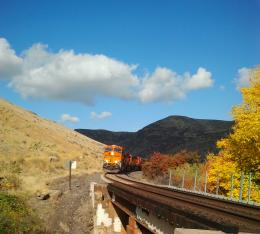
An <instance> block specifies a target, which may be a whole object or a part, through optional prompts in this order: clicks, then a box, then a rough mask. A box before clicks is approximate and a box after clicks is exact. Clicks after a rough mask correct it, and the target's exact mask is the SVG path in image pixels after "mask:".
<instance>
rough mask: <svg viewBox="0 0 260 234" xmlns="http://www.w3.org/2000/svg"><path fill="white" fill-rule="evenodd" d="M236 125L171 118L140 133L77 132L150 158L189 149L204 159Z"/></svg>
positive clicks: (220, 121)
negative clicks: (155, 153)
mask: <svg viewBox="0 0 260 234" xmlns="http://www.w3.org/2000/svg"><path fill="white" fill-rule="evenodd" d="M232 125H233V122H232V121H222V120H203V119H192V118H188V117H184V116H169V117H167V118H165V119H162V120H159V121H157V122H155V123H152V124H150V125H148V126H146V127H144V128H143V129H141V130H139V131H137V132H111V131H106V130H88V129H76V131H77V132H79V133H82V134H83V135H85V136H88V137H90V138H92V139H95V140H97V141H100V142H102V143H104V144H118V145H123V146H125V147H126V148H127V149H128V150H129V152H131V153H132V154H134V155H142V156H145V157H147V156H149V155H150V154H151V153H152V152H155V151H157V152H158V151H159V152H161V153H169V154H172V153H176V152H178V151H180V150H184V149H186V150H191V151H198V152H199V154H200V155H201V158H202V159H203V158H204V156H205V155H206V153H208V152H216V151H217V149H216V146H215V144H216V141H217V140H218V139H220V138H223V137H225V136H226V135H228V134H229V133H230V131H231V127H232Z"/></svg>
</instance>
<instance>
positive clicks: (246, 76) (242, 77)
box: [234, 67, 250, 90]
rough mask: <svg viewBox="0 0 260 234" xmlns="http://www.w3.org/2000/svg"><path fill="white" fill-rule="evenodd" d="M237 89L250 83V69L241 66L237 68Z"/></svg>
mask: <svg viewBox="0 0 260 234" xmlns="http://www.w3.org/2000/svg"><path fill="white" fill-rule="evenodd" d="M234 81H235V84H236V88H237V90H239V89H240V88H243V87H248V86H249V84H250V69H249V68H246V67H243V68H240V69H239V70H238V74H237V77H236V78H235V80H234Z"/></svg>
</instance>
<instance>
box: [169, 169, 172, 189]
mask: <svg viewBox="0 0 260 234" xmlns="http://www.w3.org/2000/svg"><path fill="white" fill-rule="evenodd" d="M171 180H172V171H171V170H170V176H169V187H170V186H171Z"/></svg>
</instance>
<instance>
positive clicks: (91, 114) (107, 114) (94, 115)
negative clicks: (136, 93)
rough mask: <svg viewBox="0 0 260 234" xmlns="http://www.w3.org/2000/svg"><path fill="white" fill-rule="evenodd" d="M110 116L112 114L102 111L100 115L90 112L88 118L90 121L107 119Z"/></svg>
mask: <svg viewBox="0 0 260 234" xmlns="http://www.w3.org/2000/svg"><path fill="white" fill-rule="evenodd" d="M111 116H112V113H111V112H109V111H103V112H101V113H96V112H94V111H93V112H91V113H90V118H91V119H107V118H109V117H111Z"/></svg>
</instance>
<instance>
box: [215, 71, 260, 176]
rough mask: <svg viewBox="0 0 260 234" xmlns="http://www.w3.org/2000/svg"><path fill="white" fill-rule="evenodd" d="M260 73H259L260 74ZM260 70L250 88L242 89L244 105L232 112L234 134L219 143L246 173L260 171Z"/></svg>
mask: <svg viewBox="0 0 260 234" xmlns="http://www.w3.org/2000/svg"><path fill="white" fill-rule="evenodd" d="M258 71H259V72H258ZM258 73H260V69H255V70H253V71H252V76H251V80H250V84H251V85H250V87H248V88H242V89H241V92H242V96H243V103H242V104H241V105H240V106H236V107H234V108H233V110H232V115H233V117H234V120H235V125H234V127H233V133H231V134H230V135H229V136H228V137H227V138H225V139H222V140H220V141H218V142H217V146H218V147H219V148H220V149H222V153H223V154H228V155H230V157H231V158H232V159H233V160H234V161H235V162H237V165H238V167H239V168H240V169H241V170H243V171H244V172H259V170H260V74H259V76H258Z"/></svg>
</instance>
